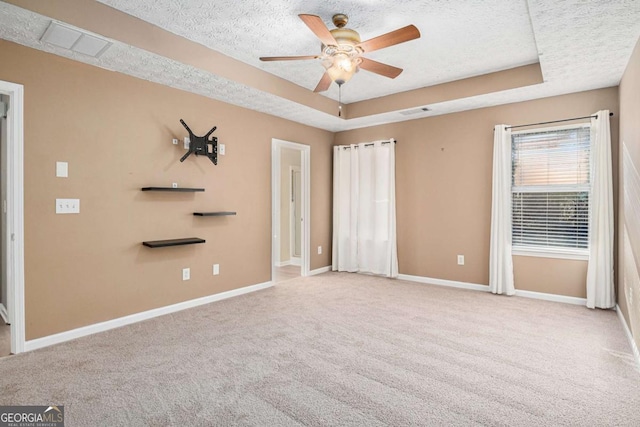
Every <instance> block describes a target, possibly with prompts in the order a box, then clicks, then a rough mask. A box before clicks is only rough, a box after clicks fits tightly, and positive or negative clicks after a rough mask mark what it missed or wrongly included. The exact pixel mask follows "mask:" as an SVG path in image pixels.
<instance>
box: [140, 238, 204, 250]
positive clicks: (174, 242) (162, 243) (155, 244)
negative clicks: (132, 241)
mask: <svg viewBox="0 0 640 427" xmlns="http://www.w3.org/2000/svg"><path fill="white" fill-rule="evenodd" d="M204 242H206V240H204V239H200V238H198V237H188V238H186V239H171V240H152V241H150V242H142V244H143V245H145V246H146V247H148V248H164V247H167V246H181V245H195V244H196V243H204Z"/></svg>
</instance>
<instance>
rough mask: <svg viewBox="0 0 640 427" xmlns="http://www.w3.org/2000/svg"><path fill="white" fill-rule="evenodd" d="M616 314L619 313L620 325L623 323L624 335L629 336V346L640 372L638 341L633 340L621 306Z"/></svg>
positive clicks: (617, 308)
mask: <svg viewBox="0 0 640 427" xmlns="http://www.w3.org/2000/svg"><path fill="white" fill-rule="evenodd" d="M616 312H617V313H618V318H619V319H620V323H622V328H623V329H624V333H625V334H626V335H627V339H628V340H629V345H631V352H632V353H633V358H634V359H635V361H636V367H637V369H638V371H640V351H638V346H637V345H636V341H635V340H634V339H633V335H632V334H631V330H630V329H629V325H627V321H626V320H625V318H624V316H623V315H622V311H621V310H620V306H619V305H618V304H616Z"/></svg>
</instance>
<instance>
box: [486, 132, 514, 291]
mask: <svg viewBox="0 0 640 427" xmlns="http://www.w3.org/2000/svg"><path fill="white" fill-rule="evenodd" d="M491 197H492V199H491V242H490V245H491V248H490V253H489V290H490V291H491V292H493V293H494V294H507V295H513V294H515V288H514V286H513V260H512V258H511V129H510V128H509V127H508V126H507V125H496V127H495V128H494V130H493V186H492V193H491Z"/></svg>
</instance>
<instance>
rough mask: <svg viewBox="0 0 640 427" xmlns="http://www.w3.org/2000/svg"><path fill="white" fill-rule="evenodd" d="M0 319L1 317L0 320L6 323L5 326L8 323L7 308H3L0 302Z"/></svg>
mask: <svg viewBox="0 0 640 427" xmlns="http://www.w3.org/2000/svg"><path fill="white" fill-rule="evenodd" d="M0 317H2V320H4V323H6V324H7V325H8V324H9V323H10V322H9V313H8V312H7V307H5V306H4V304H2V303H1V302H0Z"/></svg>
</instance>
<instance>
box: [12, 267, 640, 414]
mask: <svg viewBox="0 0 640 427" xmlns="http://www.w3.org/2000/svg"><path fill="white" fill-rule="evenodd" d="M0 389H1V390H2V392H1V393H0V405H8V404H13V405H16V404H22V405H26V404H32V405H49V404H60V405H65V414H66V416H67V425H68V426H141V425H152V426H168V425H172V426H186V425H199V426H210V425H220V426H231V425H245V426H247V425H257V426H300V425H308V426H321V425H340V426H383V425H385V426H409V425H414V426H417V425H505V426H507V425H508V426H541V425H585V426H605V425H607V426H608V425H629V426H638V425H640V409H639V408H640V373H639V372H638V371H637V370H636V367H635V366H634V364H633V358H632V356H631V352H630V349H629V346H628V343H627V341H626V338H625V336H624V333H623V330H622V327H621V325H620V323H619V320H618V318H617V316H616V314H615V313H614V312H611V311H602V310H595V311H594V310H588V309H586V308H584V307H578V306H572V305H564V304H559V303H552V302H546V301H538V300H532V299H525V298H518V297H501V296H495V295H490V294H486V293H482V292H474V291H465V290H459V289H451V288H443V287H437V286H428V285H421V284H414V283H408V282H402V281H392V280H386V279H381V278H375V277H369V276H362V275H355V274H342V273H326V274H322V275H319V276H315V277H309V278H299V279H294V280H289V281H287V282H285V283H282V284H279V285H277V286H275V287H274V288H270V289H267V290H263V291H259V292H256V293H253V294H249V295H245V296H241V297H236V298H232V299H228V300H225V301H221V302H217V303H213V304H210V305H207V306H202V307H199V308H196V309H192V310H187V311H183V312H180V313H177V314H174V315H169V316H164V317H160V318H156V319H153V320H150V321H147V322H143V323H138V324H135V325H131V326H128V327H124V328H120V329H116V330H112V331H109V332H105V333H102V334H98V335H94V336H90V337H86V338H82V339H78V340H76V341H73V342H69V343H65V344H61V345H57V346H53V347H49V348H46V349H42V350H38V351H34V352H31V353H26V354H21V355H18V356H10V357H6V358H3V359H0Z"/></svg>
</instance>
